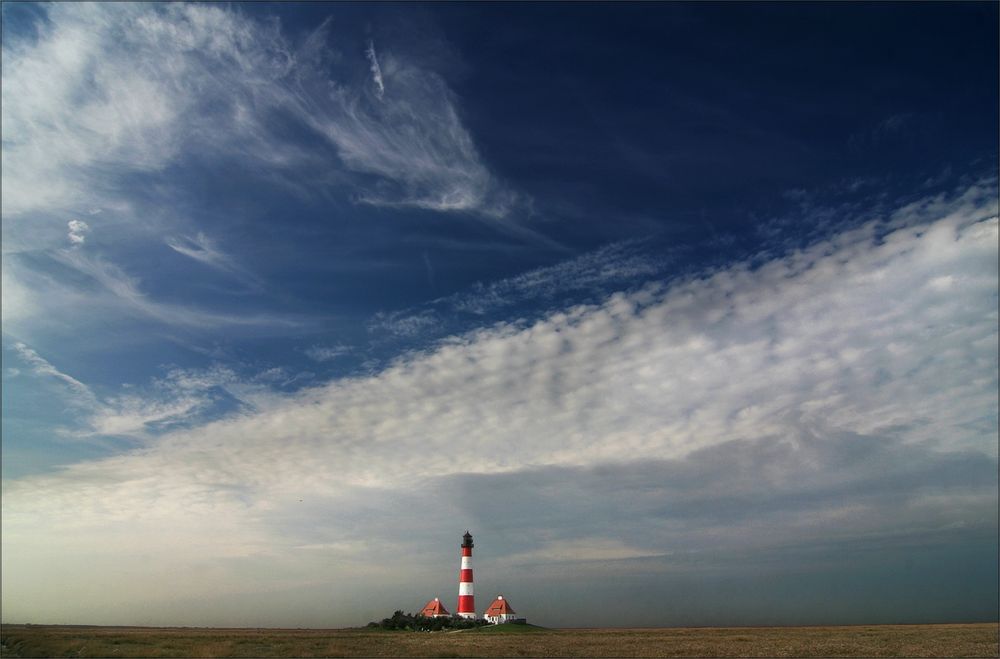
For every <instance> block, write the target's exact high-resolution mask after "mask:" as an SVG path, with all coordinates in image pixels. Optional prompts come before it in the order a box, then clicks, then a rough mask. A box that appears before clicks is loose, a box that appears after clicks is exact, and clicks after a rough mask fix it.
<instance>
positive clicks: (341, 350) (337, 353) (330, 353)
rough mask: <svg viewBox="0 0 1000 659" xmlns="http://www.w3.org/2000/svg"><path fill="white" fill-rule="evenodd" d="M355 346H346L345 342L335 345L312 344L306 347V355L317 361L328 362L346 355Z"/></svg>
mask: <svg viewBox="0 0 1000 659" xmlns="http://www.w3.org/2000/svg"><path fill="white" fill-rule="evenodd" d="M352 350H353V348H351V346H346V345H343V344H337V345H335V346H320V345H316V346H311V347H309V348H306V350H305V354H306V357H308V358H309V359H311V360H313V361H317V362H328V361H331V360H334V359H336V358H338V357H343V356H344V355H349V354H351V352H352Z"/></svg>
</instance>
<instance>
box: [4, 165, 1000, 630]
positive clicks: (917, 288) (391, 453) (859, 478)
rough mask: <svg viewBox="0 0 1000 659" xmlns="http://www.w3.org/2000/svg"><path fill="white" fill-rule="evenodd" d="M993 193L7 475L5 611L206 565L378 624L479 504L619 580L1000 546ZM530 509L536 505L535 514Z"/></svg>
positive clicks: (420, 588) (171, 586) (29, 611)
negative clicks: (121, 446) (935, 545)
mask: <svg viewBox="0 0 1000 659" xmlns="http://www.w3.org/2000/svg"><path fill="white" fill-rule="evenodd" d="M996 213H997V208H996V188H995V184H994V183H986V184H981V185H977V186H973V187H971V188H970V189H968V190H967V191H964V192H963V193H961V194H958V195H955V196H952V197H936V198H929V199H924V200H920V201H919V202H916V203H913V204H911V205H909V206H906V207H904V208H900V209H897V210H896V211H895V212H894V213H893V214H892V215H891V216H889V217H886V218H883V219H882V220H879V221H873V222H869V223H866V224H863V225H860V226H857V227H856V228H854V229H852V230H850V231H847V232H843V233H841V234H838V235H835V236H832V237H830V238H829V239H828V240H824V241H822V242H819V243H816V244H813V245H811V246H809V247H806V248H803V249H800V250H796V251H793V252H790V253H788V254H785V255H782V256H779V257H774V258H771V259H770V260H766V261H763V262H757V264H756V265H753V266H751V265H750V264H747V263H744V264H736V265H732V266H729V267H726V268H721V269H718V270H716V271H713V272H708V273H703V274H702V275H700V276H694V277H690V278H688V279H686V280H683V281H679V282H676V283H673V284H671V285H669V286H663V285H650V286H647V287H645V288H643V289H641V290H639V291H636V292H632V293H628V294H615V295H612V296H610V297H608V298H607V299H606V300H605V301H604V302H602V303H601V304H596V305H590V306H579V307H574V308H570V309H565V310H563V311H561V312H558V313H554V314H552V315H550V316H548V317H546V318H544V319H542V320H540V321H538V322H536V323H534V324H532V325H530V326H527V327H522V326H520V325H504V324H500V325H497V326H494V327H492V328H490V329H485V330H481V331H477V332H473V333H470V334H467V335H463V336H460V337H455V338H454V339H453V340H451V341H450V342H448V343H446V344H445V345H442V346H440V347H437V348H435V349H433V350H430V351H427V352H424V353H418V354H413V355H410V356H408V357H405V358H402V359H400V360H399V361H397V362H396V363H394V364H393V365H391V366H390V367H388V368H386V369H385V370H384V371H382V372H380V373H377V374H375V375H372V376H368V377H356V378H350V379H344V380H335V381H332V382H330V383H328V384H326V385H324V386H320V387H314V388H308V389H304V390H301V391H299V392H298V393H296V394H293V395H289V396H277V395H273V394H266V393H262V394H261V396H260V398H259V401H258V402H257V403H256V404H255V405H254V408H253V409H252V410H251V409H243V410H241V411H240V412H238V413H236V414H234V415H232V416H229V417H227V418H223V419H220V420H217V421H214V422H212V423H208V424H205V425H203V426H200V427H194V428H189V429H185V430H179V431H176V432H172V433H169V434H167V435H164V436H162V437H161V438H159V439H158V440H157V441H156V442H155V443H152V444H150V445H149V446H148V447H146V448H144V449H142V450H138V451H135V452H132V453H129V454H125V455H120V456H116V457H113V458H108V459H104V460H97V461H91V462H84V463H80V464H77V465H73V466H71V467H68V468H67V469H65V470H64V471H62V472H60V473H56V474H52V475H46V476H34V477H27V478H22V479H19V480H16V481H12V482H8V483H6V484H5V494H4V518H3V523H4V533H3V543H4V552H3V561H4V574H5V581H6V583H5V588H4V595H3V596H4V608H5V612H7V613H6V614H7V615H11V616H14V617H22V616H23V617H25V618H32V619H51V618H52V617H53V616H56V617H58V618H60V619H61V620H62V621H70V620H73V621H78V620H80V614H79V613H77V612H75V611H76V610H75V609H74V608H73V607H71V606H69V605H67V606H66V607H64V608H62V609H54V608H52V605H50V604H49V605H42V604H41V603H40V602H43V601H44V600H43V599H40V596H39V595H38V594H37V593H38V592H40V590H39V589H44V588H45V587H47V586H39V585H38V580H42V581H46V582H47V581H48V580H52V579H58V582H59V587H60V588H62V589H64V592H67V593H69V594H70V595H73V596H77V595H80V596H82V594H84V593H88V592H92V590H91V589H92V588H93V587H94V584H95V583H96V580H98V579H100V581H101V583H102V586H101V589H100V591H99V592H100V595H99V596H98V595H96V594H95V595H92V596H91V597H90V599H89V600H88V601H89V602H90V605H89V606H90V607H91V608H90V610H92V611H98V610H101V607H102V603H103V605H104V606H108V607H111V608H114V605H112V604H111V603H110V600H111V599H114V600H115V601H117V602H120V603H121V602H125V603H127V602H139V601H144V600H142V598H145V597H148V593H149V592H158V593H161V597H163V598H165V599H164V600H163V601H162V603H161V604H149V606H152V607H153V608H156V607H160V608H161V609H163V610H164V611H177V609H176V608H175V603H176V602H178V601H185V599H195V598H197V597H199V596H200V594H201V593H203V591H204V589H205V588H206V587H210V588H211V589H212V590H213V592H214V593H216V596H220V597H221V596H231V597H237V595H239V594H243V595H246V594H248V593H253V592H257V591H258V590H260V591H263V590H268V591H269V592H270V591H271V590H274V591H281V592H283V589H287V591H288V592H297V593H298V594H299V596H300V597H304V598H307V599H308V598H313V599H311V600H310V601H315V595H310V594H309V593H310V592H311V591H309V588H310V586H309V584H316V583H317V579H319V581H321V582H322V583H323V584H324V587H326V588H335V589H336V591H337V593H338V595H337V598H336V599H335V601H333V602H330V603H329V607H330V608H329V609H327V610H329V611H333V612H332V613H330V614H329V615H330V618H329V619H331V620H336V621H337V622H338V624H357V623H359V622H364V621H365V619H358V616H359V615H360V613H359V611H361V610H360V609H358V608H357V607H355V606H353V605H352V604H351V603H352V602H354V601H357V600H358V599H359V598H361V599H365V601H374V602H375V603H376V604H378V605H382V604H383V603H386V605H388V606H391V604H387V603H388V602H391V601H393V599H394V597H398V596H399V593H400V592H404V591H405V592H406V593H411V594H413V596H414V597H415V598H417V599H419V597H417V595H416V593H420V592H425V590H424V589H425V588H431V587H433V583H432V580H431V578H430V577H429V576H427V575H428V574H429V572H428V571H427V570H417V572H419V573H420V575H416V576H415V575H414V574H413V572H414V566H416V565H422V566H426V565H429V564H431V563H433V561H434V560H435V559H433V558H431V557H430V555H431V554H432V553H434V552H438V551H439V549H438V548H437V546H436V545H437V544H438V543H442V544H443V543H446V542H450V543H452V544H454V542H455V538H452V535H454V533H456V529H458V530H459V531H460V530H464V527H465V526H467V525H468V526H472V525H473V523H475V524H478V525H479V526H478V528H483V529H484V530H488V531H489V532H490V533H492V534H493V535H494V537H498V536H499V537H507V538H508V539H507V540H504V541H501V542H503V543H505V546H506V549H507V553H508V554H509V556H510V557H513V558H517V557H518V556H520V557H521V558H522V559H525V560H529V559H530V561H535V562H539V563H540V562H543V561H545V560H550V561H552V562H553V563H556V562H559V561H562V562H564V563H567V564H580V563H587V564H588V566H589V567H588V568H587V569H588V570H590V571H591V572H592V573H593V574H595V575H604V576H605V577H608V578H610V577H609V575H619V576H622V575H636V574H641V575H645V577H644V578H646V579H649V578H654V577H655V575H657V574H660V573H661V572H669V571H670V570H676V569H679V568H678V567H677V566H678V565H682V564H683V561H684V560H688V559H684V557H685V556H688V557H690V556H691V555H692V552H696V553H697V552H702V553H703V554H705V555H715V556H716V557H717V558H716V559H713V560H715V561H716V564H719V565H721V564H724V562H725V561H724V558H723V556H724V554H726V552H729V554H728V555H729V556H730V557H738V556H740V555H742V554H747V555H753V556H755V557H756V558H755V559H754V560H758V559H760V560H763V559H762V558H761V557H763V556H764V555H765V554H767V553H768V552H767V551H765V549H768V548H770V549H774V552H776V553H774V555H783V556H787V557H789V561H792V558H794V560H795V561H805V560H807V558H808V554H809V552H810V551H813V550H810V549H809V548H810V547H817V546H835V545H837V543H851V546H854V547H861V546H864V545H865V543H875V542H890V543H897V544H898V543H905V542H916V543H917V544H918V545H920V546H925V544H926V543H927V542H930V540H928V538H930V539H933V538H938V539H941V538H947V537H951V538H959V537H961V538H973V540H970V542H976V543H980V545H981V543H982V542H984V541H983V538H987V539H988V538H990V537H994V536H995V518H996V505H997V503H996V490H995V482H996V481H995V478H994V476H995V470H996V456H997V444H996V433H997V419H996V409H997V356H996V345H997V311H996V295H997V257H998V250H997V244H998V221H997V216H996ZM991 475H992V476H991ZM415 501H419V502H429V503H430V504H431V505H429V506H427V507H426V508H427V510H426V514H421V515H416V516H414V515H413V514H412V510H413V505H414V502H415ZM508 501H511V502H513V503H512V504H510V505H512V506H514V508H510V509H508V508H506V506H508V504H507V503H505V502H508ZM621 507H628V509H629V510H630V511H634V512H635V514H634V515H632V514H630V515H628V516H622V515H619V514H618V512H617V511H618V510H620V509H621ZM515 509H519V510H521V511H522V513H523V512H524V511H527V510H530V513H531V515H530V516H531V517H532V519H533V521H531V522H525V523H524V529H523V532H521V531H519V532H518V533H516V534H515V533H513V532H512V531H511V529H513V528H514V525H515V524H516V523H517V522H516V520H517V519H518V518H519V519H521V520H523V518H524V515H523V514H521V515H514V514H513V511H514V510H515ZM588 511H589V512H588ZM462 520H465V521H462ZM633 520H635V521H634V522H633ZM456 524H461V528H459V527H456ZM518 528H520V527H518ZM956 529H957V530H956ZM991 533H992V534H993V536H991V535H990V534H991ZM949 534H951V535H950V536H949ZM515 535H516V536H519V538H520V539H519V540H511V539H510V538H511V537H512V536H515ZM67 538H72V542H68V541H67V540H66V539H67ZM907 538H909V540H907ZM948 542H954V540H949V541H948ZM963 542H964V540H963ZM921 543H923V544H921ZM431 545H434V546H431ZM314 546H322V547H328V548H329V549H328V551H327V550H322V551H321V550H315V549H314V550H309V551H306V550H303V549H302V547H314ZM949 546H951V545H949ZM977 546H978V545H977ZM556 547H561V548H562V549H561V550H560V551H562V555H560V554H559V553H552V552H553V551H554V548H556ZM953 548H954V547H953ZM956 551H957V550H956ZM755 552H756V553H755ZM444 555H445V559H447V557H448V554H447V551H445V554H444ZM546 555H549V558H548V559H546ZM817 556H818V557H817ZM97 557H103V558H99V559H98V558H97ZM140 557H141V558H140ZM151 557H155V560H152V563H155V564H156V565H158V566H160V567H161V568H162V570H163V572H162V573H155V574H154V573H152V572H150V571H149V570H148V569H147V568H148V566H149V565H150V564H151ZM500 558H501V557H500V556H498V555H496V554H493V559H494V563H493V564H494V565H495V566H496V567H495V570H496V571H501V569H502V566H503V565H504V563H503V561H501V560H500ZM513 558H508V560H513ZM820 558H821V559H822V560H825V561H832V562H833V563H836V561H837V560H840V559H838V558H837V557H836V555H835V554H830V553H829V551H827V550H824V552H822V555H821V556H819V555H816V556H814V559H815V560H819V559H820ZM554 559H558V560H554ZM734 560H735V558H734ZM809 560H813V559H809ZM637 561H638V562H643V561H647V562H648V561H653V562H655V566H654V567H648V566H647V567H645V568H644V567H643V565H645V564H639V563H636V562H637ZM671 561H675V562H673V563H672V562H671ZM676 561H681V563H676ZM709 563H711V562H709ZM53 565H55V566H59V567H58V569H56V572H55V573H53V572H52V571H51V569H52V568H51V566H53ZM83 565H87V566H88V569H86V570H84V569H82V566H83ZM509 565H513V563H510V564H509ZM43 567H44V570H48V572H45V576H44V577H43V574H42V572H43ZM435 569H437V568H435ZM521 569H523V566H522V568H521ZM553 569H554V570H555V569H556V568H553ZM574 569H575V568H574ZM124 572H128V573H129V574H130V575H137V576H134V577H130V578H129V579H114V578H110V577H111V576H112V575H115V574H120V573H124ZM176 574H183V575H186V576H184V577H183V578H181V579H180V580H175V577H174V576H173V575H176ZM318 574H321V575H323V576H321V577H317V575H318ZM505 574H512V573H511V572H508V573H505ZM6 575H18V576H17V578H16V579H13V580H11V579H8V578H6ZM98 575H100V576H98ZM168 575H170V576H168ZM101 577H103V578H101ZM362 577H363V578H362ZM450 577H453V575H450ZM510 578H511V579H514V578H515V577H513V576H511V577H510ZM539 578H546V577H544V576H540V577H539ZM622 578H625V577H624V576H622ZM628 578H629V579H631V578H632V577H631V576H630V577H628ZM655 578H659V577H655ZM362 582H363V583H362ZM446 583H450V581H446ZM492 583H495V582H491V584H492ZM519 583H524V582H523V580H522V582H519ZM389 584H392V587H391V588H389ZM523 587H524V588H526V589H527V588H528V587H529V586H528V585H524V586H523ZM569 587H571V584H570V586H569ZM373 588H374V589H375V590H378V591H380V592H381V591H383V590H386V589H388V591H387V592H388V594H386V595H385V596H384V597H382V598H381V599H380V598H379V597H375V598H371V597H370V595H369V594H370V593H371V592H372V589H373ZM390 591H391V592H390ZM93 592H96V591H93ZM525 592H527V591H525ZM394 593H395V595H394ZM35 597H39V599H37V600H36V599H33V598H35ZM366 598H367V599H366ZM539 598H540V599H539V600H537V601H539V602H540V601H542V600H543V599H544V596H543V595H539ZM69 599H72V597H70V598H69ZM58 601H68V600H67V599H66V598H61V599H59V600H58ZM46 606H48V608H45V607H46ZM364 613H365V614H367V609H365V610H364ZM96 615H98V614H91V616H96ZM373 615H374V612H373ZM89 620H90V621H95V620H94V617H91V618H89ZM214 622H215V620H214V619H211V618H209V619H204V620H203V623H204V624H213V623H214Z"/></svg>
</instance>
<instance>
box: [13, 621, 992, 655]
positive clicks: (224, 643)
mask: <svg viewBox="0 0 1000 659" xmlns="http://www.w3.org/2000/svg"><path fill="white" fill-rule="evenodd" d="M506 627H511V628H512V627H514V626H513V625H510V626H506ZM2 643H3V648H2V655H3V656H4V657H359V656H366V657H694V656H697V657H817V656H822V657H996V656H998V625H997V624H994V623H988V624H970V625H877V626H869V627H865V626H855V627H753V628H687V629H558V630H556V629H552V630H545V629H540V628H534V629H532V628H530V627H528V628H522V629H521V630H514V629H508V630H503V629H499V628H495V629H493V630H486V631H478V630H469V631H461V632H437V633H419V632H393V631H370V630H354V629H334V630H301V629H299V630H296V629H201V628H139V627H66V626H48V625H4V626H3V628H2Z"/></svg>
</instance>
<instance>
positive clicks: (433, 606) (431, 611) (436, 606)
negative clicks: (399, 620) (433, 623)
mask: <svg viewBox="0 0 1000 659" xmlns="http://www.w3.org/2000/svg"><path fill="white" fill-rule="evenodd" d="M420 615H422V616H425V617H428V618H431V617H433V616H447V615H451V614H450V613H448V611H447V609H445V608H444V604H442V603H441V600H439V599H438V598H436V597H435V598H434V599H432V600H431V601H430V602H427V604H425V605H424V609H423V610H422V611H421V612H420Z"/></svg>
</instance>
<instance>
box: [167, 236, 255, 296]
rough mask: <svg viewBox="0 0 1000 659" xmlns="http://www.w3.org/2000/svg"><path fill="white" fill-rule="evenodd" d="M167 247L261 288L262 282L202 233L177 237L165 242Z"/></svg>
mask: <svg viewBox="0 0 1000 659" xmlns="http://www.w3.org/2000/svg"><path fill="white" fill-rule="evenodd" d="M164 242H165V243H166V244H167V246H168V247H169V248H170V249H172V250H174V251H175V252H177V253H179V254H183V255H184V256H187V257H188V258H192V259H194V260H195V261H198V262H199V263H204V264H205V265H207V266H209V267H211V268H215V269H217V270H221V271H222V272H225V273H227V274H229V275H231V276H233V277H235V278H237V279H239V280H240V281H242V282H244V283H246V284H249V285H251V286H253V287H254V288H260V287H261V286H262V284H261V281H260V280H259V279H258V278H257V277H256V276H255V275H254V274H253V273H252V272H250V271H249V270H247V269H246V268H244V267H243V266H241V265H240V264H239V263H237V262H236V261H235V260H234V259H233V258H232V257H231V256H229V255H228V254H226V253H225V252H223V251H222V250H220V249H219V247H218V246H217V245H216V243H215V241H213V240H211V239H210V238H209V237H208V236H206V235H205V234H204V233H202V232H198V233H197V234H196V235H194V236H176V237H172V238H167V239H166V240H165V241H164Z"/></svg>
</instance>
